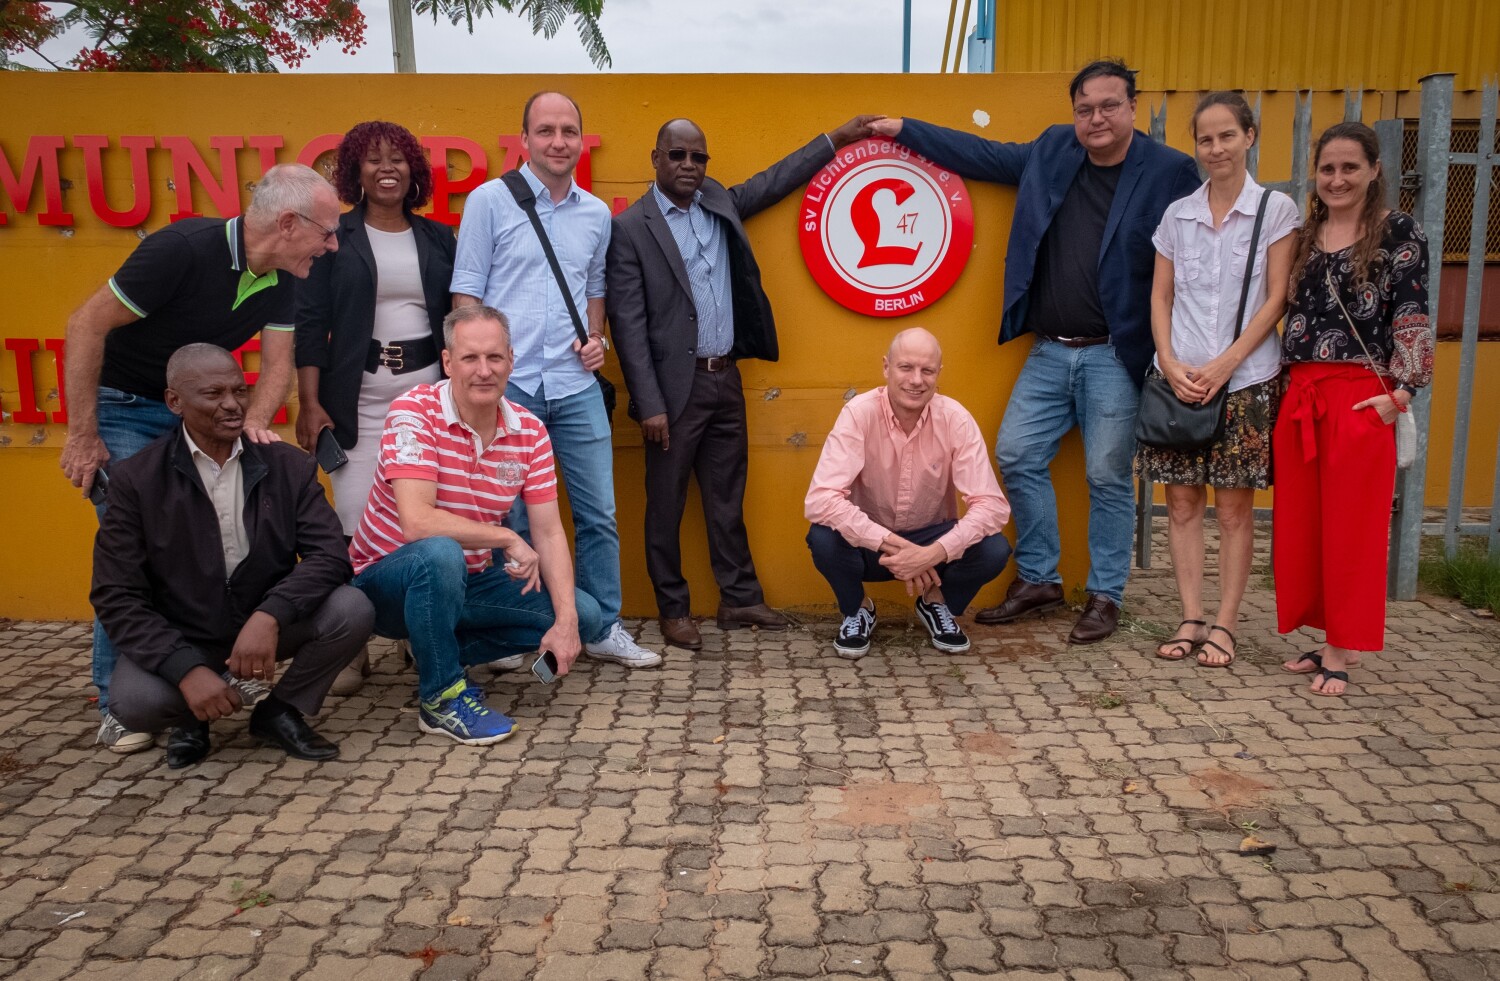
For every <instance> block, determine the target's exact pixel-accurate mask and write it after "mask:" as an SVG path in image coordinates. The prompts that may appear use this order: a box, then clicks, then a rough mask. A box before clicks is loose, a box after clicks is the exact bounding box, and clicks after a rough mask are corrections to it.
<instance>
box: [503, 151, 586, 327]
mask: <svg viewBox="0 0 1500 981" xmlns="http://www.w3.org/2000/svg"><path fill="white" fill-rule="evenodd" d="M500 180H501V181H502V182H503V183H504V184H505V186H506V187H507V188H508V189H509V190H510V193H511V196H512V197H514V198H515V199H516V204H518V205H520V206H521V210H522V211H524V212H526V217H527V218H530V219H531V227H532V229H533V230H534V231H535V232H536V237H537V238H538V239H539V240H540V241H541V243H542V252H543V253H544V254H545V255H546V256H547V265H549V266H551V267H552V277H553V278H554V279H556V280H557V288H558V289H559V290H561V291H562V296H563V302H564V303H566V304H567V305H568V316H569V317H572V318H573V330H574V332H575V333H577V334H578V339H579V340H580V341H582V342H583V343H585V344H587V343H588V342H589V332H588V331H587V330H585V329H584V326H583V318H582V317H580V316H579V315H578V305H577V304H575V303H574V302H573V291H572V290H571V289H569V288H568V280H567V278H566V277H565V276H563V271H562V266H561V265H559V264H558V261H557V253H556V252H554V251H552V243H551V241H549V240H548V238H547V231H546V229H544V228H542V219H541V218H540V217H538V216H537V213H536V195H535V194H533V193H532V192H531V185H530V184H528V183H526V178H525V177H523V176H521V172H520V171H519V170H508V171H506V172H505V173H504V174H502V175H501V177H500Z"/></svg>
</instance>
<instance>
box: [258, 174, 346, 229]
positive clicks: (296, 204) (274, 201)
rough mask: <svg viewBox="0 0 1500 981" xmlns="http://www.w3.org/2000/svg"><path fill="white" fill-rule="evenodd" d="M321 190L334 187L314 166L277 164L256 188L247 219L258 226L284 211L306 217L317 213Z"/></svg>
mask: <svg viewBox="0 0 1500 981" xmlns="http://www.w3.org/2000/svg"><path fill="white" fill-rule="evenodd" d="M320 188H328V189H329V190H330V191H331V190H332V189H333V185H332V184H330V183H328V181H327V180H325V179H324V177H323V175H322V174H319V173H318V172H317V171H316V170H313V169H312V168H311V167H307V166H304V165H302V164H297V163H287V164H277V165H276V166H274V167H272V168H271V169H270V170H268V171H266V174H265V176H264V177H262V178H261V179H260V182H259V183H257V184H256V185H255V193H254V194H253V195H251V197H250V207H248V208H246V209H245V220H246V221H247V222H249V223H252V224H256V225H269V224H272V223H274V222H275V221H276V219H277V218H279V217H281V214H282V212H284V211H300V212H302V213H304V214H305V213H307V212H309V211H311V210H313V206H314V203H315V202H316V201H317V196H318V190H319V189H320Z"/></svg>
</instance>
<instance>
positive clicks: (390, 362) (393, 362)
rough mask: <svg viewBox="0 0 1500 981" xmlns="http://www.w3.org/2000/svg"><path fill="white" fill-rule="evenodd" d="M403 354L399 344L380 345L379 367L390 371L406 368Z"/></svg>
mask: <svg viewBox="0 0 1500 981" xmlns="http://www.w3.org/2000/svg"><path fill="white" fill-rule="evenodd" d="M405 354H406V352H405V351H403V350H402V349H401V345H399V344H382V345H380V366H381V367H382V368H389V369H391V370H392V371H400V370H401V369H402V368H405V367H406V357H405Z"/></svg>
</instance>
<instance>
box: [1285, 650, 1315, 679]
mask: <svg viewBox="0 0 1500 981" xmlns="http://www.w3.org/2000/svg"><path fill="white" fill-rule="evenodd" d="M1303 661H1306V662H1308V663H1309V664H1311V665H1312V666H1313V669H1312V670H1311V671H1293V670H1292V669H1291V668H1289V667H1287V666H1286V665H1285V664H1283V665H1282V666H1281V670H1283V671H1285V672H1286V673H1287V674H1298V675H1301V674H1317V673H1318V671H1319V670H1321V669H1322V667H1323V655H1322V654H1319V653H1318V652H1317V651H1308V652H1307V653H1306V654H1303V655H1302V656H1301V657H1299V658H1297V660H1296V661H1295V662H1293V663H1295V664H1301V663H1302V662H1303Z"/></svg>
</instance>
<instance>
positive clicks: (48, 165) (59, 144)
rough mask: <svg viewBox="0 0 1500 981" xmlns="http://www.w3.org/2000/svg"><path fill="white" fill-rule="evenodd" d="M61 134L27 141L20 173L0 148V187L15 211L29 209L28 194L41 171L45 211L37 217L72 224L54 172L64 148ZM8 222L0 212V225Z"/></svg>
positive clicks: (47, 222)
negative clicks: (64, 207) (12, 167)
mask: <svg viewBox="0 0 1500 981" xmlns="http://www.w3.org/2000/svg"><path fill="white" fill-rule="evenodd" d="M63 143H64V141H63V138H62V137H61V136H33V137H32V138H31V139H29V140H27V141H26V157H25V159H24V160H23V161H22V162H21V176H20V177H19V178H18V177H17V176H16V172H15V171H14V170H12V169H11V166H10V161H9V160H8V159H7V158H6V156H5V153H4V151H3V149H0V190H4V191H5V196H6V197H8V198H9V199H10V206H11V208H12V209H13V210H14V211H15V212H16V214H18V215H19V214H22V213H24V212H26V211H29V210H31V196H32V194H33V193H35V191H36V183H37V176H38V173H39V172H40V176H41V181H42V197H43V200H45V201H46V202H47V210H45V211H43V212H42V213H41V214H39V215H37V216H36V220H37V222H38V223H39V224H42V225H71V224H73V216H72V215H71V214H69V213H68V212H66V211H64V210H63V206H62V177H61V176H60V175H59V174H58V172H57V154H58V152H59V151H61V150H62V148H63ZM7 223H8V219H7V218H6V217H5V213H4V212H0V225H4V224H7Z"/></svg>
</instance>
